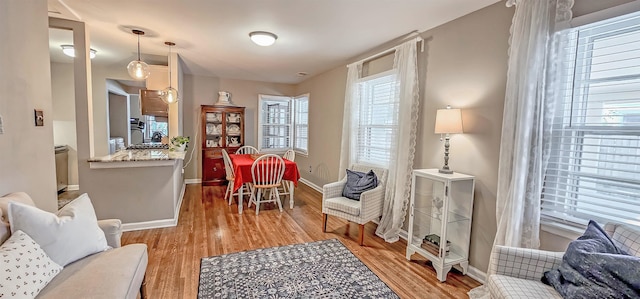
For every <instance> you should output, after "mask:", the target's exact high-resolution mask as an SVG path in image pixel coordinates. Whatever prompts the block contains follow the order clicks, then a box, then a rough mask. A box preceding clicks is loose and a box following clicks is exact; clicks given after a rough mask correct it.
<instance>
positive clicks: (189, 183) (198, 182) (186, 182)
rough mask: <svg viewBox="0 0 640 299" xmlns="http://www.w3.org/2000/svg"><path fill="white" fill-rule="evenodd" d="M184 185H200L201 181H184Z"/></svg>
mask: <svg viewBox="0 0 640 299" xmlns="http://www.w3.org/2000/svg"><path fill="white" fill-rule="evenodd" d="M184 183H185V184H187V185H191V184H200V183H202V179H185V180H184Z"/></svg>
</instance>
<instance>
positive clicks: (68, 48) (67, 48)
mask: <svg viewBox="0 0 640 299" xmlns="http://www.w3.org/2000/svg"><path fill="white" fill-rule="evenodd" d="M60 48H62V53H64V55H67V56H69V57H76V50H75V49H73V45H61V46H60ZM97 52H98V51H96V50H94V49H89V58H91V59H94V58H96V53H97Z"/></svg>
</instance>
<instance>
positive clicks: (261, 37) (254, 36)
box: [249, 31, 278, 47]
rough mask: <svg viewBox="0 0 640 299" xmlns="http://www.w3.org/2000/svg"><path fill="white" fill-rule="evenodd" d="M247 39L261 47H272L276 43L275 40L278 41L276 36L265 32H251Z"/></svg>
mask: <svg viewBox="0 0 640 299" xmlns="http://www.w3.org/2000/svg"><path fill="white" fill-rule="evenodd" d="M249 37H250V38H251V41H253V42H254V43H255V44H256V45H259V46H263V47H267V46H271V45H273V44H274V43H275V42H276V39H278V36H277V35H275V34H273V33H271V32H265V31H254V32H251V33H249Z"/></svg>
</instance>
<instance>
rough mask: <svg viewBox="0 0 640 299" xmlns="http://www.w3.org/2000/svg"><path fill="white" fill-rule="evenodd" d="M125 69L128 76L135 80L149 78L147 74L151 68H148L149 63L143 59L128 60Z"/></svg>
mask: <svg viewBox="0 0 640 299" xmlns="http://www.w3.org/2000/svg"><path fill="white" fill-rule="evenodd" d="M127 71H128V72H129V76H131V78H133V79H136V80H144V79H147V78H149V74H151V70H149V65H148V64H146V63H145V62H144V61H140V60H134V61H131V62H129V65H127Z"/></svg>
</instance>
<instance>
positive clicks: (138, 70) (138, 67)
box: [127, 29, 151, 80]
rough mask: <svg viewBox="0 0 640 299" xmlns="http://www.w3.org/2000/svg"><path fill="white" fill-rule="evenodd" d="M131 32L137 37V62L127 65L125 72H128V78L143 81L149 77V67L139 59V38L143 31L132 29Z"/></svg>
mask: <svg viewBox="0 0 640 299" xmlns="http://www.w3.org/2000/svg"><path fill="white" fill-rule="evenodd" d="M131 32H132V33H133V34H135V35H137V36H138V60H134V61H131V62H129V65H127V71H128V72H129V76H131V78H133V79H136V80H144V79H147V78H148V77H149V74H150V73H151V71H150V70H149V65H148V64H146V63H145V62H144V61H142V60H141V59H140V36H141V35H144V31H142V30H137V29H133V30H131Z"/></svg>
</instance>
